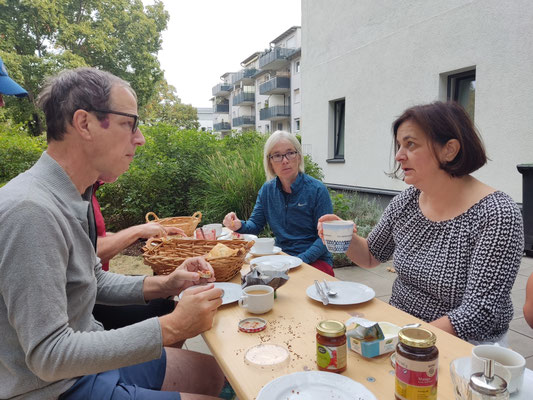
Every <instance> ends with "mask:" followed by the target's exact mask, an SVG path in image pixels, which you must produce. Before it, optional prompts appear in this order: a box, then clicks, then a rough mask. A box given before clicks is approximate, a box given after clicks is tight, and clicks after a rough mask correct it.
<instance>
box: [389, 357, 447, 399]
mask: <svg viewBox="0 0 533 400" xmlns="http://www.w3.org/2000/svg"><path fill="white" fill-rule="evenodd" d="M438 365H439V362H438V359H435V360H431V361H414V360H409V359H407V358H405V357H402V356H400V355H399V354H398V353H396V385H395V391H396V396H397V397H398V398H399V399H401V400H411V399H413V400H414V399H416V400H436V399H437V369H438Z"/></svg>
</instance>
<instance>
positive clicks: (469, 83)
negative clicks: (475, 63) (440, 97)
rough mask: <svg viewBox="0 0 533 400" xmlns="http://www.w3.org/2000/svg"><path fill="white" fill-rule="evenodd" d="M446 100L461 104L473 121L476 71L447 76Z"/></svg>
mask: <svg viewBox="0 0 533 400" xmlns="http://www.w3.org/2000/svg"><path fill="white" fill-rule="evenodd" d="M447 99H448V100H453V101H456V102H458V103H459V104H461V105H462V106H463V107H464V109H465V110H466V112H467V113H468V114H469V115H470V118H472V120H473V119H474V109H475V103H476V70H475V69H474V70H470V71H465V72H461V73H459V74H453V75H449V76H448V90H447Z"/></svg>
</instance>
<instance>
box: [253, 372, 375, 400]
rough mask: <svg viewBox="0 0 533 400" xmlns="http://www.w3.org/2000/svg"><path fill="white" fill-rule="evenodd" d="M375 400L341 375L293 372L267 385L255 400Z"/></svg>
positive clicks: (360, 386) (356, 383) (365, 390)
mask: <svg viewBox="0 0 533 400" xmlns="http://www.w3.org/2000/svg"><path fill="white" fill-rule="evenodd" d="M273 399H284V400H285V399H289V400H296V399H297V400H330V399H331V400H333V399H335V400H344V399H346V400H376V396H374V395H373V394H372V392H370V391H369V390H368V389H367V388H366V387H364V386H363V385H362V384H360V383H359V382H356V381H354V380H352V379H350V378H348V377H346V376H344V375H339V374H334V373H331V372H323V371H304V372H295V373H293V374H289V375H283V376H280V377H279V378H277V379H274V380H273V381H270V382H269V383H267V384H266V385H265V386H264V387H263V389H261V391H260V392H259V394H258V395H257V400H273Z"/></svg>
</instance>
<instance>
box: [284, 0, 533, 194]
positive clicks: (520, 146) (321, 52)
mask: <svg viewBox="0 0 533 400" xmlns="http://www.w3.org/2000/svg"><path fill="white" fill-rule="evenodd" d="M532 21H533V2H531V1H530V0H515V1H511V2H502V1H499V0H483V1H481V0H453V1H445V2H443V1H438V0H424V1H422V0H404V1H401V2H399V1H396V0H383V1H379V2H368V1H367V2H355V1H352V0H337V1H334V2H322V1H312V0H302V38H303V40H302V45H301V50H302V54H303V55H304V57H303V59H302V65H303V68H302V73H301V87H302V88H303V89H304V90H305V102H304V103H303V107H302V110H301V115H302V119H303V120H304V121H305V129H303V131H302V132H303V134H302V144H303V148H304V151H305V152H306V153H308V154H311V155H312V157H313V161H315V162H317V163H318V164H319V165H320V166H321V167H322V169H323V172H324V174H325V179H324V181H325V182H326V183H328V184H329V185H331V186H334V187H335V186H336V187H345V188H351V189H355V190H357V191H360V192H366V193H372V194H383V195H393V194H395V193H397V192H398V191H400V190H403V189H404V188H405V187H406V185H405V184H404V183H403V182H402V181H399V180H393V179H391V178H389V177H388V176H387V175H386V172H389V171H391V160H392V156H393V155H392V145H393V143H392V141H393V138H392V134H391V124H392V122H393V121H394V119H395V118H396V117H398V116H399V115H400V114H401V113H402V112H403V110H405V109H406V108H408V107H410V106H412V105H415V104H422V103H429V102H432V101H436V100H443V101H445V100H448V99H451V100H456V101H459V102H460V103H462V104H463V106H465V107H466V109H467V111H468V112H469V113H470V114H471V116H472V117H473V118H474V122H475V124H476V126H477V127H478V129H479V131H480V133H481V135H482V137H483V140H484V143H485V147H486V150H487V154H488V156H489V157H490V161H489V162H488V163H487V165H486V166H484V167H483V168H481V169H480V170H479V171H477V172H476V173H474V176H476V177H477V178H479V179H480V180H481V181H483V182H485V183H487V184H488V185H491V186H493V187H495V188H497V189H499V190H502V191H504V192H506V193H508V194H509V195H510V196H512V197H513V199H514V200H515V201H517V202H521V201H522V176H521V175H520V173H518V171H517V168H516V165H517V164H521V163H533V155H532V154H533V153H532V149H533V128H532V127H533V113H532V112H531V108H532V106H533V74H532V72H533V51H532V50H533V47H532V43H533V23H532ZM293 96H294V95H293Z"/></svg>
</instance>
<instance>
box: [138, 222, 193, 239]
mask: <svg viewBox="0 0 533 400" xmlns="http://www.w3.org/2000/svg"><path fill="white" fill-rule="evenodd" d="M135 228H136V229H137V236H138V238H139V239H148V238H151V237H156V238H159V237H164V236H167V235H181V236H187V235H186V234H185V232H184V231H183V230H182V229H180V228H176V227H174V226H163V225H161V224H159V223H157V222H148V223H146V224H141V225H136V226H135Z"/></svg>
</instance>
